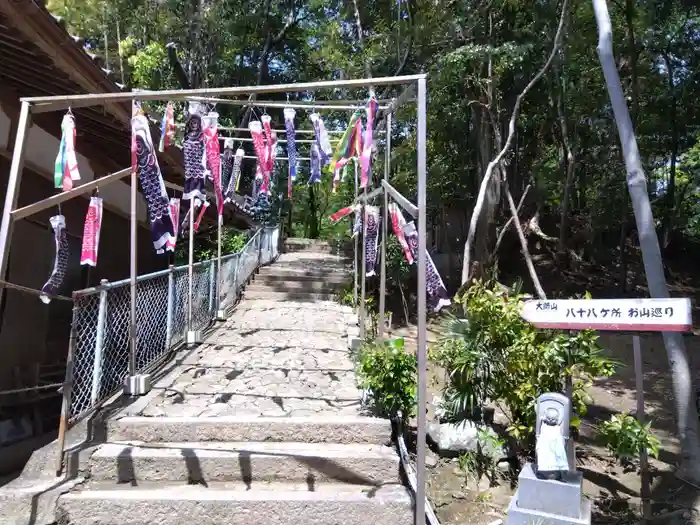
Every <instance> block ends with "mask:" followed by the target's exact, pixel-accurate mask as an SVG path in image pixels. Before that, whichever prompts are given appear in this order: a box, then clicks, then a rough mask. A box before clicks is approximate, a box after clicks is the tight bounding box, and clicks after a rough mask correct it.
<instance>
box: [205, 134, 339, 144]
mask: <svg viewBox="0 0 700 525" xmlns="http://www.w3.org/2000/svg"><path fill="white" fill-rule="evenodd" d="M227 139H231V140H234V141H236V140H237V141H239V142H253V139H252V138H251V137H240V138H239V137H223V136H221V135H219V140H227ZM277 142H278V143H280V144H286V143H287V141H286V140H285V139H278V140H277ZM294 142H295V143H296V144H314V143H315V142H316V139H296V140H295V141H294ZM338 142H340V139H330V143H331V144H334V143H338Z"/></svg>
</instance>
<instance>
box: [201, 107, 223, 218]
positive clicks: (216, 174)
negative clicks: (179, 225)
mask: <svg viewBox="0 0 700 525" xmlns="http://www.w3.org/2000/svg"><path fill="white" fill-rule="evenodd" d="M202 124H203V130H202V133H203V135H204V143H205V151H206V157H207V160H206V175H205V176H208V177H210V178H211V181H212V183H213V185H214V193H215V194H216V211H217V213H218V214H219V216H222V215H223V214H224V192H223V189H222V187H221V146H220V144H219V114H218V113H213V112H212V113H209V114H208V115H207V116H206V117H204V118H203V119H202Z"/></svg>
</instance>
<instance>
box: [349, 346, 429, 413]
mask: <svg viewBox="0 0 700 525" xmlns="http://www.w3.org/2000/svg"><path fill="white" fill-rule="evenodd" d="M357 375H358V378H359V380H360V386H361V387H362V388H365V389H367V390H368V391H369V394H370V397H371V400H372V404H373V407H374V409H375V410H376V411H377V412H378V413H379V415H381V416H383V417H391V416H394V415H395V414H396V413H397V412H398V411H399V410H400V411H401V413H402V414H403V416H404V417H405V418H408V417H410V416H412V415H413V413H414V412H415V404H416V402H415V401H416V389H417V367H416V358H415V357H414V356H413V355H410V354H408V353H407V352H406V351H405V349H404V340H403V339H401V338H398V339H393V340H391V341H384V342H379V341H375V342H370V343H365V344H363V345H362V347H361V348H360V352H359V356H358V370H357Z"/></svg>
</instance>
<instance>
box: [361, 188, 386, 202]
mask: <svg viewBox="0 0 700 525" xmlns="http://www.w3.org/2000/svg"><path fill="white" fill-rule="evenodd" d="M383 191H384V188H382V187H381V186H380V187H379V188H376V189H374V190H372V191H370V192H369V193H368V194H366V195H364V194H361V195H359V196H358V197H357V199H355V202H367V201H369V200H370V199H374V198H375V197H376V196H378V195H381V194H382V192H383Z"/></svg>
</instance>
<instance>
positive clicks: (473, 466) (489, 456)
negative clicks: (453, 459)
mask: <svg viewBox="0 0 700 525" xmlns="http://www.w3.org/2000/svg"><path fill="white" fill-rule="evenodd" d="M476 439H477V441H476V449H475V450H468V451H467V452H464V453H463V454H461V455H460V456H459V468H460V470H461V471H462V472H464V476H465V478H466V479H467V481H468V480H469V479H470V478H471V479H473V480H474V481H476V482H477V483H478V482H479V481H481V479H482V478H483V477H484V476H486V478H487V479H488V480H489V483H490V484H491V485H495V484H496V483H497V481H498V478H499V472H498V459H499V458H498V456H497V455H496V453H495V451H497V450H500V449H501V448H502V447H503V446H504V445H505V441H504V440H502V439H500V438H498V437H496V436H495V435H493V434H492V433H491V432H489V429H488V428H480V429H479V431H478V433H477V435H476Z"/></svg>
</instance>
